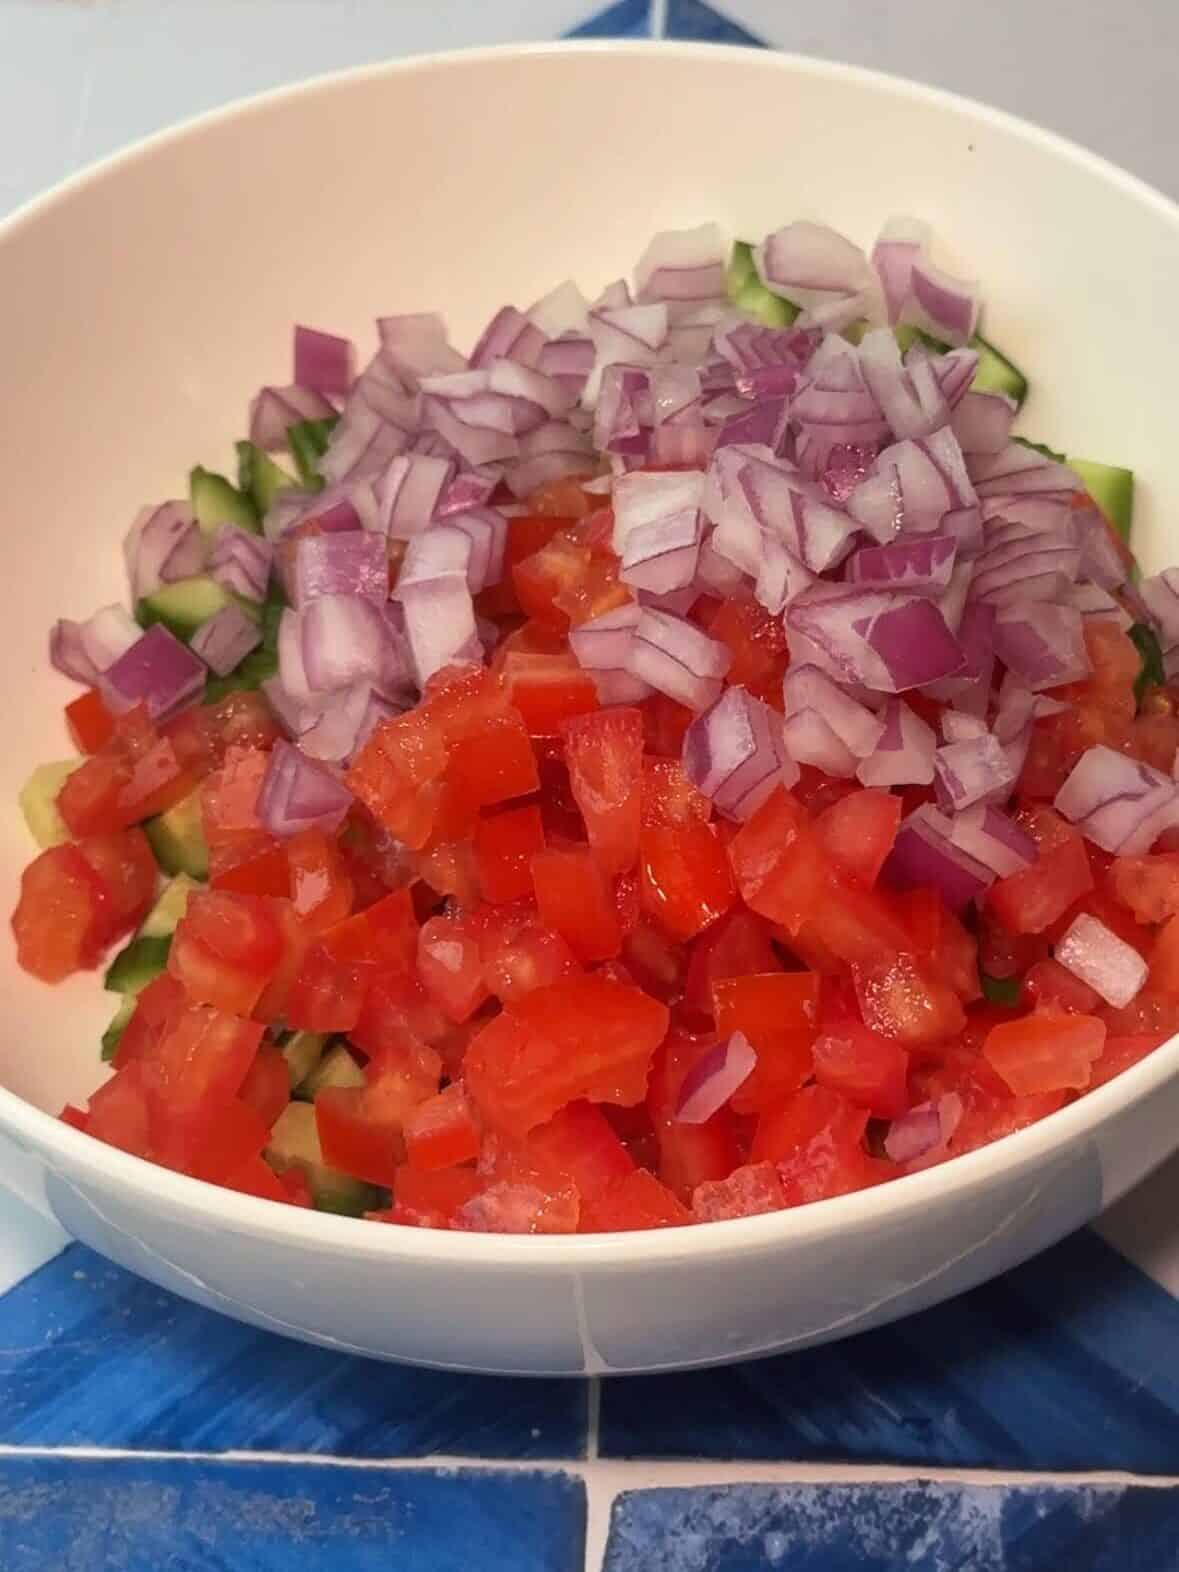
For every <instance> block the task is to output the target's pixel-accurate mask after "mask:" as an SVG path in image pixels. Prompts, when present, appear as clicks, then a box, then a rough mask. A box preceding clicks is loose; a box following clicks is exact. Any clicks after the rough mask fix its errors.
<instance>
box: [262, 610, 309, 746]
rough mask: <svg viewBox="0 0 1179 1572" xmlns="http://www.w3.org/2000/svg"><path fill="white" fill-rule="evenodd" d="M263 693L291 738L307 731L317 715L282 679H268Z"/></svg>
mask: <svg viewBox="0 0 1179 1572" xmlns="http://www.w3.org/2000/svg"><path fill="white" fill-rule="evenodd" d="M292 615H293V614H292ZM262 693H263V694H264V695H265V698H266V702H267V704H269V705H270V708H271V710H272V711H273V713H274V718H275V719H276V720H277V721H278V723H279V725H280V726H281V727H282V728H283V730H284V731H285V732H286V733H287V735H288V736H289V737H298V736H299V734H300V732H303V731H306V729H307V727H308V725H310V724H311V721H312V720H313V719H314V714H315V712H314V710H313V709H312V707H311V704H310V701H305V700H303V699H297V698H295V696H294V695H293V694H292V693H290V692H289V691H288V690H287V687H286V684H285V683H284V682H283V680H282V678H281V677H279V676H277V675H276V676H274V677H267V679H266V681H265V682H263V684H262Z"/></svg>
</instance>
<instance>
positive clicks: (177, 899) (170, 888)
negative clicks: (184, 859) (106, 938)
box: [137, 873, 200, 939]
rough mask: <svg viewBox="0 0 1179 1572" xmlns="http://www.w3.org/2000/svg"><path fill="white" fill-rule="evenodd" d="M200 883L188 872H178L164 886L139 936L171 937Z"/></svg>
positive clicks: (145, 919) (150, 937) (144, 937)
mask: <svg viewBox="0 0 1179 1572" xmlns="http://www.w3.org/2000/svg"><path fill="white" fill-rule="evenodd" d="M199 889H200V885H199V884H198V883H197V881H196V880H195V879H190V878H189V876H188V874H186V873H178V874H177V875H176V877H175V878H174V879H171V880H169V882H168V883H167V884H166V885H165V886H164V888H163V890H162V891H161V893H160V898H159V900H158V901H157V902H156V904H155V905H154V906H153V907H152V909H151V911H149V912H148V914H147V916H146V917H145V918H144V919H143V922H142V923H141V924H140V928H139V933H138V935H137V937H138V938H141V939H170V938H171V937H172V935H173V934H174V933H175V932H176V924H177V923H178V922H179V921H180V919H181V918H182V917H183V916H184V914H185V912H186V911H187V910H188V898H189V896H190V895H191V894H192V892H193V891H194V890H199Z"/></svg>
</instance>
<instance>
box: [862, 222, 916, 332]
mask: <svg viewBox="0 0 1179 1572" xmlns="http://www.w3.org/2000/svg"><path fill="white" fill-rule="evenodd" d="M928 244H929V225H928V224H925V223H922V221H921V220H920V219H918V218H908V217H906V216H904V215H903V214H897V215H896V216H894V217H893V218H890V219H888V221H887V222H886V223H885V225H884V228H883V229H882V230H881V231H880V234H879V235H878V237H877V240H876V244H875V245H874V246H873V247H872V266H873V267H874V268H875V269H876V272H877V274H878V275H879V278H880V284H881V288H882V289H883V291H884V303H885V306H886V307H887V309H888V320H889V321H890V322H897V321H899V320H900V315H901V307H902V306H903V305H904V303H905V300H906V299H907V297H908V294H909V279H910V275H911V274H912V271H913V264H914V262H916V261H917V259H918V258H919V257H920V256H921V255H922V254H923V253H924V251H925V249H926V247H927V246H928Z"/></svg>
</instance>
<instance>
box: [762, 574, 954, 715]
mask: <svg viewBox="0 0 1179 1572" xmlns="http://www.w3.org/2000/svg"><path fill="white" fill-rule="evenodd" d="M786 631H787V636H789V635H790V633H791V632H794V633H795V634H800V635H802V637H803V638H805V639H807V640H808V641H809V643H810V646H811V648H812V650H814V651H816V652H818V653H819V654H820V655H821V657H822V659H821V661H820V664H822V665H823V667H824V668H825V669H826V670H827V671H828V673H829V674H830V675H832V676H834V677H836V678H837V679H838V680H839V681H841V682H843V683H846V684H861V685H863V686H864V687H867V688H872V689H874V690H875V691H876V692H878V693H903V692H906V691H907V690H908V689H910V688H919V687H922V686H923V685H924V684H926V683H929V682H936V681H937V680H938V679H940V678H943V677H949V676H953V675H954V674H955V673H956V672H958V671H960V670H961V668H962V666H963V658H962V651H961V648H960V647H959V645H958V641H957V640H956V639H955V638H954V636H953V634H952V633H951V632H950V630H949V629H948V628H947V627H946V624H945V621H944V620H943V618H942V614H941V612H940V611H939V610H938V608H937V607H936V606H935V605H934V604H933V603H932V602H931V601H928V600H922V599H920V598H918V597H916V596H907V595H900V594H895V593H883V592H880V591H860V590H849V589H848V587H847V586H845V585H836V584H815V585H812V587H811V588H810V589H808V590H805V591H804V592H803V593H802V594H801V595H800V596H799V597H798V598H797V599H796V600H795V601H793V602H792V603H791V604H790V605H789V606H788V607H787V609H786Z"/></svg>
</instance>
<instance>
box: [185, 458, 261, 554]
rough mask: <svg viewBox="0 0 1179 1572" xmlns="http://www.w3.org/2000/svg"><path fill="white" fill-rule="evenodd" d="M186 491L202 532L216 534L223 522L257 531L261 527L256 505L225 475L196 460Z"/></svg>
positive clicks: (253, 531) (207, 534)
mask: <svg viewBox="0 0 1179 1572" xmlns="http://www.w3.org/2000/svg"><path fill="white" fill-rule="evenodd" d="M188 494H189V497H190V498H191V499H192V511H193V512H194V513H195V514H196V521H197V523H198V524H199V525H200V527H201V534H202V535H205V536H210V535H215V534H216V533H217V531H218V530H219V529H220V528H221V526H222V524H236V525H238V527H239V528H241V529H248V530H250V531H251V532H252V533H253V534H255V535H256V534H258V532H259V530H260V528H261V525H260V524H259V522H258V509H257V508H256V507H255V506H254V504H253V502H252V500H251V499H250V498H249V497H248V496H246V495H245V494H244V492H241V491H239V490H238V489H237V487H236V486H232V485H230V483H229V481H227V480H226V478H225V476H224V475H217V474H215V473H214V472H213V471H212V470H211V469H202V468H201V466H200V465H199V464H198V465H197V467H196V468H195V469H194V470H190V472H189V476H188Z"/></svg>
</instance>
